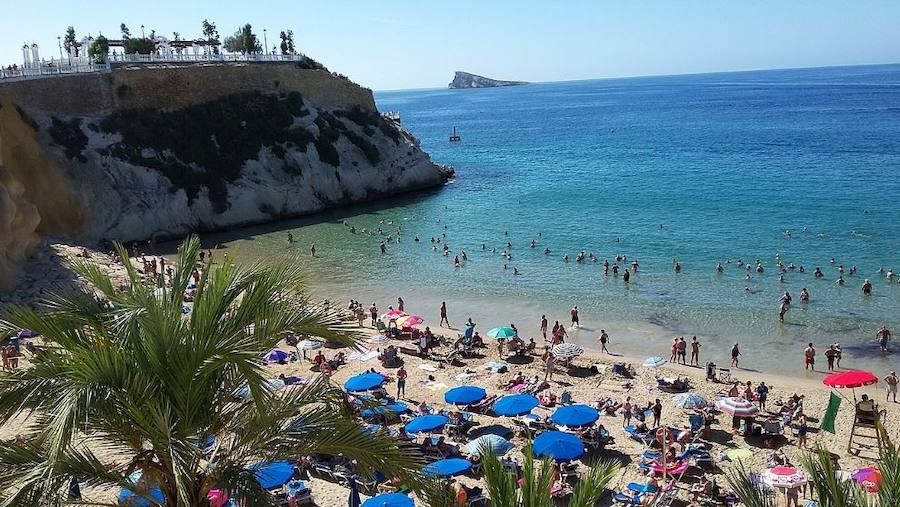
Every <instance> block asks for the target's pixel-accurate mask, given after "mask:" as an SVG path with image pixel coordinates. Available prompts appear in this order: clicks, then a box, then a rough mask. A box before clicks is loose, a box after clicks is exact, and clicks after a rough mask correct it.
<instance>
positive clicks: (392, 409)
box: [361, 401, 409, 418]
mask: <svg viewBox="0 0 900 507" xmlns="http://www.w3.org/2000/svg"><path fill="white" fill-rule="evenodd" d="M407 410H409V407H407V406H406V403H403V402H402V401H397V402H394V403H388V404H386V405H379V406H375V407H372V408H367V409H364V410H363V411H362V413H361V415H362V416H363V417H365V418H370V417H374V416H375V414H402V413H404V412H406V411H407Z"/></svg>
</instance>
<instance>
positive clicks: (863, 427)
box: [847, 400, 885, 455]
mask: <svg viewBox="0 0 900 507" xmlns="http://www.w3.org/2000/svg"><path fill="white" fill-rule="evenodd" d="M869 401H870V402H871V405H870V406H867V405H863V404H864V403H865V402H864V401H861V402H859V403H857V404H856V406H855V414H854V416H853V427H852V428H850V442H848V443H847V452H853V448H854V445H853V444H854V443H856V444H857V447H858V449H857V450H856V454H857V455H859V451H860V450H861V449H860V448H864V449H871V448H872V445H871V441H872V440H874V441H875V444H876V445H877V449H878V452H879V454H880V453H881V448H882V446H883V445H884V442H883V441H882V436H881V433H882V432H883V431H884V430H883V427H882V417H884V414H885V411H884V410H879V409H878V404H877V403H875V402H874V401H871V400H869ZM861 406H862V408H861ZM870 407H871V408H870Z"/></svg>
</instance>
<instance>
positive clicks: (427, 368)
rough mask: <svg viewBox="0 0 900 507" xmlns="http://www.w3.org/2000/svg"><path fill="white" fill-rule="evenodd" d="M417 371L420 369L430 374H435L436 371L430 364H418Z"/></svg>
mask: <svg viewBox="0 0 900 507" xmlns="http://www.w3.org/2000/svg"><path fill="white" fill-rule="evenodd" d="M419 369H420V370H425V371H430V372H432V373H433V372H436V371H437V370H438V369H437V368H436V367H434V366H432V365H430V364H420V365H419Z"/></svg>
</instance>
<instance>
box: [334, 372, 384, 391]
mask: <svg viewBox="0 0 900 507" xmlns="http://www.w3.org/2000/svg"><path fill="white" fill-rule="evenodd" d="M384 381H385V378H384V376H383V375H379V374H378V373H360V374H359V375H356V376H354V377H350V378H349V379H347V381H346V382H344V389H346V390H347V392H350V393H358V392H361V391H369V390H371V389H377V388H379V387H381V386H382V385H384Z"/></svg>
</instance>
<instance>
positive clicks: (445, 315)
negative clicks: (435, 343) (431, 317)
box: [438, 301, 450, 327]
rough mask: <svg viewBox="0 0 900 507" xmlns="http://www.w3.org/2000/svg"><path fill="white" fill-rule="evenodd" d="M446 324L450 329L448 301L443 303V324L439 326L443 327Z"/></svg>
mask: <svg viewBox="0 0 900 507" xmlns="http://www.w3.org/2000/svg"><path fill="white" fill-rule="evenodd" d="M444 322H446V323H447V327H450V321H449V320H447V302H446V301H442V302H441V322H440V323H439V324H438V326H443V325H444Z"/></svg>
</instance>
